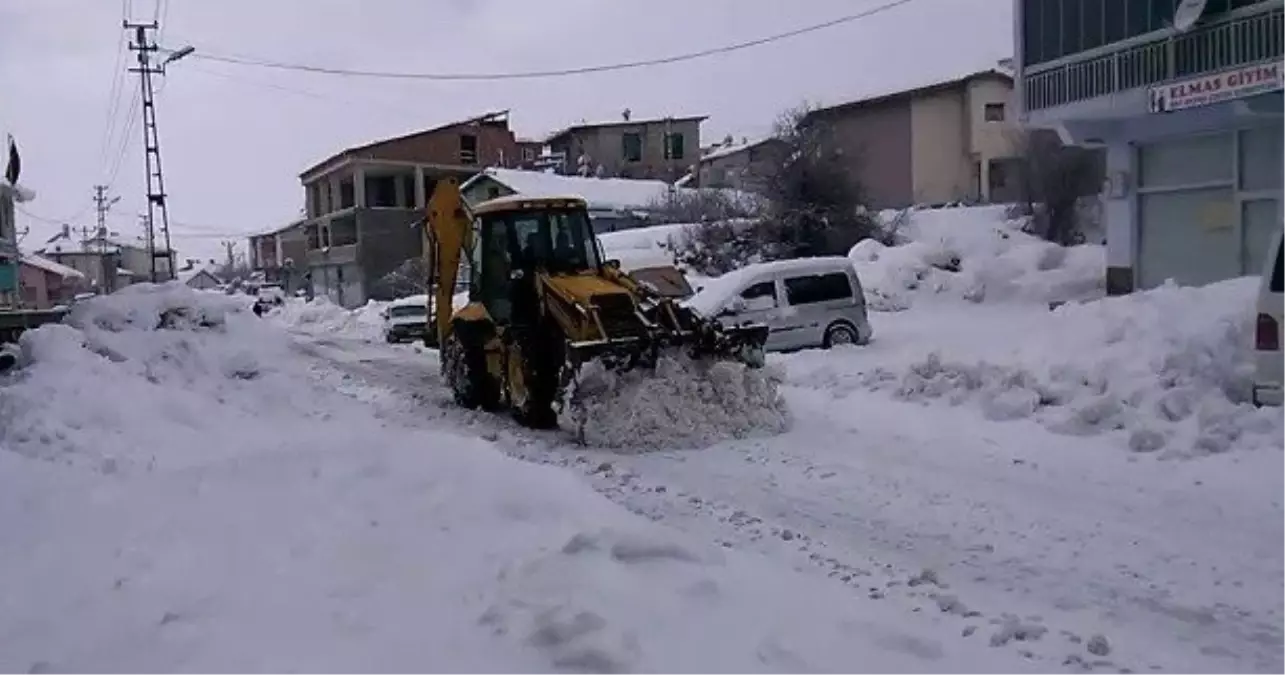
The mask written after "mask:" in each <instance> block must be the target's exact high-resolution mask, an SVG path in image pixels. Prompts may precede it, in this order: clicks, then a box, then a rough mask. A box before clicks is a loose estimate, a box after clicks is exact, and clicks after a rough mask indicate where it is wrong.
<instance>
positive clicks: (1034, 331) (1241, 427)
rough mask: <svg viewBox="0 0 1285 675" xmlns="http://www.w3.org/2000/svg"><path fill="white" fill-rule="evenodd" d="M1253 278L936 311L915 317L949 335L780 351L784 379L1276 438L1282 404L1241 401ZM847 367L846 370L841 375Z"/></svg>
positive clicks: (1101, 428)
mask: <svg viewBox="0 0 1285 675" xmlns="http://www.w3.org/2000/svg"><path fill="white" fill-rule="evenodd" d="M1257 287H1258V280H1257V279H1256V278H1242V279H1235V280H1231V281H1227V282H1222V283H1219V284H1214V285H1211V286H1207V287H1203V288H1180V287H1176V286H1166V287H1163V288H1159V289H1155V290H1152V291H1148V292H1144V293H1137V294H1134V295H1131V296H1124V297H1118V298H1107V299H1103V300H1097V301H1092V302H1087V303H1082V304H1080V303H1071V304H1067V305H1063V306H1061V307H1059V308H1057V309H1056V310H1054V311H1051V312H1041V313H1039V314H1033V313H1029V314H1023V315H1021V320H1020V323H1019V322H1007V321H1004V320H1002V319H1000V317H998V316H996V315H990V314H987V315H980V314H978V315H976V316H973V317H972V318H971V320H972V321H974V322H980V323H982V324H987V322H990V323H989V324H988V325H986V326H985V330H982V327H979V326H974V328H976V329H977V331H976V333H977V334H976V335H970V331H969V330H963V329H965V328H968V326H964V325H962V324H959V323H958V322H952V321H951V320H950V319H948V318H945V317H938V320H939V322H940V323H939V324H937V325H935V326H930V325H927V324H922V325H916V326H915V327H913V328H911V329H910V330H913V331H923V332H933V333H934V334H935V335H936V337H938V338H940V337H942V336H946V338H947V341H945V342H943V341H940V340H939V341H937V342H936V343H933V344H932V346H931V348H929V349H923V350H918V351H916V350H906V352H905V353H903V354H902V355H901V356H902V358H896V359H893V358H888V355H876V354H871V355H870V358H871V359H872V362H871V363H869V364H864V363H862V362H861V361H860V360H859V359H860V356H855V357H853V358H849V359H831V360H830V361H829V362H824V363H823V362H821V361H820V360H817V358H816V357H812V356H808V355H801V356H800V357H799V358H797V359H794V360H792V361H788V363H789V364H790V365H791V366H792V368H791V378H790V381H791V382H793V383H796V384H802V385H805V386H824V387H834V386H841V387H843V386H848V387H850V386H854V381H856V382H859V385H860V386H862V387H866V388H872V389H875V390H879V391H887V392H890V393H892V394H893V395H894V396H896V397H899V398H902V399H905V400H910V401H930V400H943V401H947V402H949V403H951V404H952V405H960V404H964V403H968V404H973V405H977V406H979V407H980V408H981V410H982V412H983V414H984V415H985V416H986V417H987V418H989V419H993V420H1014V419H1030V420H1034V421H1036V422H1038V423H1040V424H1042V425H1043V426H1045V427H1046V428H1048V429H1050V430H1052V431H1054V432H1057V433H1062V434H1073V435H1090V434H1100V433H1117V434H1118V435H1119V437H1120V439H1121V442H1122V444H1124V445H1126V446H1127V447H1128V448H1129V449H1131V450H1133V451H1135V452H1157V451H1163V452H1162V455H1164V456H1199V455H1205V454H1209V453H1219V452H1226V451H1228V450H1231V449H1241V450H1244V449H1253V448H1258V447H1268V448H1277V449H1279V448H1280V447H1281V438H1282V434H1283V433H1285V429H1283V428H1282V420H1281V418H1280V415H1279V412H1278V411H1274V410H1259V409H1257V408H1255V407H1254V406H1252V405H1251V404H1250V403H1249V395H1250V383H1251V376H1252V372H1253V367H1252V363H1251V358H1252V350H1251V346H1252V344H1253V318H1254V312H1253V302H1254V298H1255V294H1256V292H1257ZM928 311H930V310H924V313H925V314H926V313H927V312H928ZM914 313H916V314H917V313H919V312H914ZM907 314H911V313H907ZM961 317H962V318H961V320H968V319H969V317H967V316H966V315H961ZM952 325H954V326H956V327H957V328H958V329H956V328H949V326H952ZM888 332H894V333H895V332H897V328H895V327H894V328H890V329H889V330H888V331H885V335H886V334H887V333H888ZM890 339H891V338H890ZM908 339H914V338H909V337H908ZM982 341H985V342H982ZM866 365H868V366H869V367H865V366H866ZM843 371H846V373H847V377H843V376H836V374H835V373H836V372H843Z"/></svg>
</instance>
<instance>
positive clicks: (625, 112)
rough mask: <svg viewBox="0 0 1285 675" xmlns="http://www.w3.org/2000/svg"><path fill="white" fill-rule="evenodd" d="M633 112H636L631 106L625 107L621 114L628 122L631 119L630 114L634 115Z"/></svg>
mask: <svg viewBox="0 0 1285 675" xmlns="http://www.w3.org/2000/svg"><path fill="white" fill-rule="evenodd" d="M633 114H634V111H632V110H630V109H629V108H625V109H624V110H622V111H621V112H620V116H621V117H623V118H625V121H626V122H628V121H629V118H630V116H632V115H633Z"/></svg>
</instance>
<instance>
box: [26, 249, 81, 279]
mask: <svg viewBox="0 0 1285 675" xmlns="http://www.w3.org/2000/svg"><path fill="white" fill-rule="evenodd" d="M21 260H22V262H23V263H26V264H28V265H31V266H32V267H35V268H37V269H41V270H44V271H46V272H48V273H50V274H57V275H58V276H60V277H62V278H64V279H84V278H85V275H84V274H82V273H81V272H80V270H76V269H72V268H70V267H68V266H66V265H63V264H60V263H56V262H54V261H52V260H50V259H48V258H45V257H42V256H39V255H36V254H35V253H27V252H26V251H23V252H22V257H21Z"/></svg>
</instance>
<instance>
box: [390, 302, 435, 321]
mask: <svg viewBox="0 0 1285 675" xmlns="http://www.w3.org/2000/svg"><path fill="white" fill-rule="evenodd" d="M427 314H428V309H427V308H426V307H425V306H424V305H396V306H394V307H391V308H389V310H388V317H389V318H392V319H401V318H404V317H410V316H426V315H427Z"/></svg>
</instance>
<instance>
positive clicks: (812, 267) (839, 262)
mask: <svg viewBox="0 0 1285 675" xmlns="http://www.w3.org/2000/svg"><path fill="white" fill-rule="evenodd" d="M841 269H853V267H852V261H851V260H849V259H848V258H845V257H842V256H817V257H815V258H792V259H790V260H773V261H770V262H761V263H751V264H749V265H746V266H745V267H741V268H738V269H734V270H732V271H731V272H728V273H727V274H724V275H723V276H721V277H714V278H712V279H710V280H709V281H707V282H705V285H704V286H702V287H701V289H700V290H699V291H697V292H696V294H695V295H693V296H692V297H690V298H688V299H687V300H686V301H685V302H684V304H685V305H686V306H687V307H690V308H691V309H693V310H695V311H696V312H697V313H699V314H703V315H705V316H711V315H713V314H716V313H718V311H719V310H721V309H722V308H723V307H724V306H725V305H726V304H727V301H728V300H730V299H731V297H732V296H733V295H736V294H737V293H739V292H740V291H741V289H742V288H743V287H744V285H745V284H746V283H747V282H749V281H751V280H753V279H755V278H757V277H760V276H766V275H769V274H779V273H781V272H832V271H835V270H841Z"/></svg>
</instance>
